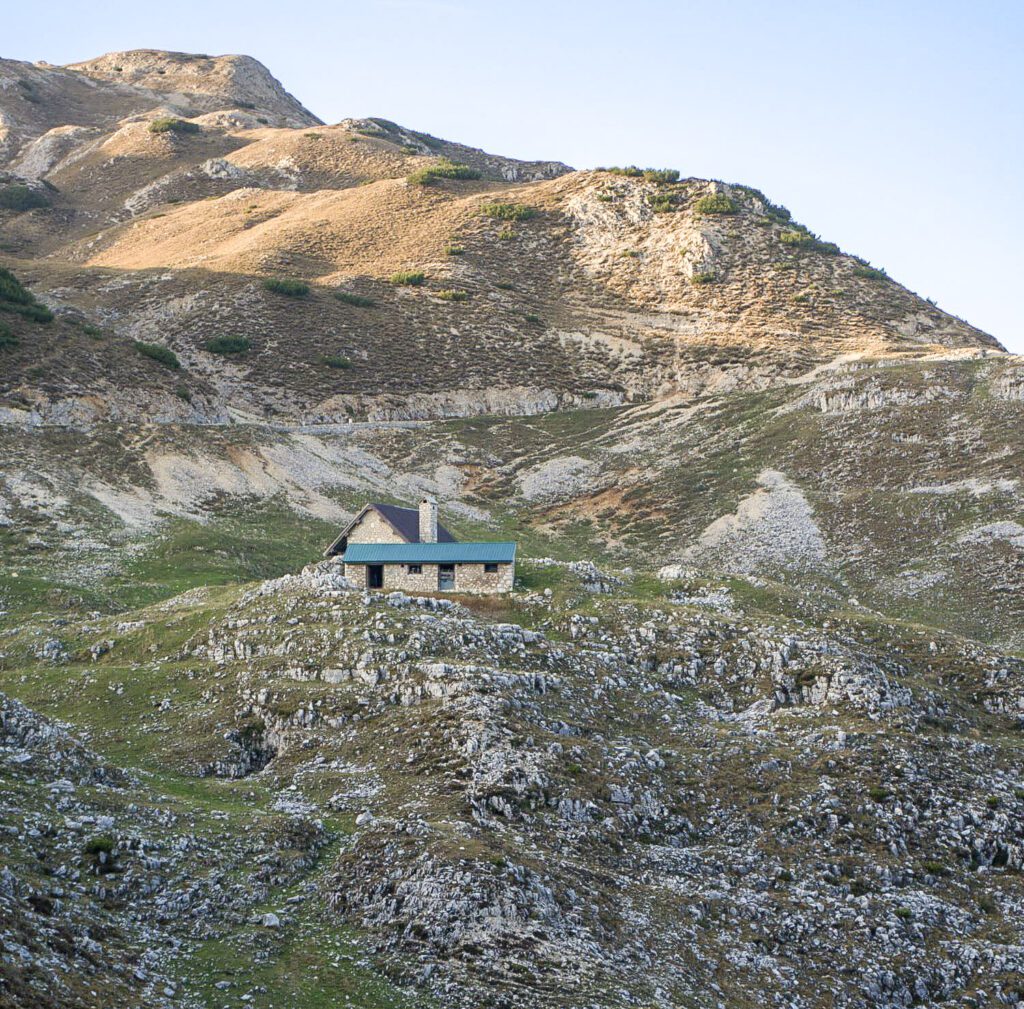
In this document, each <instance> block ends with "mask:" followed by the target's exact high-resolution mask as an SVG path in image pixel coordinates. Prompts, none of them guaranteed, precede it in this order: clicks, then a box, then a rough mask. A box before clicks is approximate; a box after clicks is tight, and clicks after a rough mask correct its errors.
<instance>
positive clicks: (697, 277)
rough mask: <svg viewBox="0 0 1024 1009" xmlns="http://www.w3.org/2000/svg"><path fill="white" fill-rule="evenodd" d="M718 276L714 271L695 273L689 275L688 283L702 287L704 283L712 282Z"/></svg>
mask: <svg viewBox="0 0 1024 1009" xmlns="http://www.w3.org/2000/svg"><path fill="white" fill-rule="evenodd" d="M717 280H718V277H717V276H716V275H715V274H714V273H695V274H694V275H693V276H692V277H690V283H691V284H696V285H697V286H698V287H703V286H704V285H705V284H714V283H715V282H716V281H717Z"/></svg>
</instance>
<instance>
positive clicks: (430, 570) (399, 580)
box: [345, 541, 515, 594]
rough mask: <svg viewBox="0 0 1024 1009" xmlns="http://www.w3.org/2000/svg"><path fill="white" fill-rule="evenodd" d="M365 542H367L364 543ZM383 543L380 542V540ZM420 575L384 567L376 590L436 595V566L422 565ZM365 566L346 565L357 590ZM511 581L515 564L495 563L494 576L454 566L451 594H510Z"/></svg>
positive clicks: (478, 569)
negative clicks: (496, 569)
mask: <svg viewBox="0 0 1024 1009" xmlns="http://www.w3.org/2000/svg"><path fill="white" fill-rule="evenodd" d="M366 542H369V541H366ZM381 542H384V541H381ZM421 567H422V569H423V570H422V571H421V573H420V574H418V575H417V574H410V573H409V566H408V565H407V564H385V565H384V585H383V588H382V589H381V590H379V591H383V592H394V591H396V590H398V591H402V592H414V593H420V592H437V591H439V589H438V587H437V567H438V566H437V565H436V564H423V565H421ZM367 569H368V565H366V564H348V565H346V566H345V576H346V577H347V578H348V579H349V580H350V581H351V582H352V583H353V584H354V585H357V586H359V587H360V588H366V582H367ZM514 581H515V565H514V564H499V565H498V571H497V573H496V574H491V573H488V572H487V571H485V570H484V565H483V564H456V565H455V588H454V589H453V590H452V591H454V592H469V593H474V594H483V593H491V592H511V591H512V585H513V582H514Z"/></svg>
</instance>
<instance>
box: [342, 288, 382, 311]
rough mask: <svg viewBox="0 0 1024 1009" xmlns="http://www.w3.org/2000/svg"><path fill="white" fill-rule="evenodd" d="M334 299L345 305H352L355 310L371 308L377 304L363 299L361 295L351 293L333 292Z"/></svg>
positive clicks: (370, 299)
mask: <svg viewBox="0 0 1024 1009" xmlns="http://www.w3.org/2000/svg"><path fill="white" fill-rule="evenodd" d="M334 297H335V298H337V299H338V301H343V302H344V303H345V304H346V305H354V306H355V307H356V308H373V307H374V306H375V305H376V304H377V302H375V301H374V300H373V298H364V297H363V295H361V294H353V293H352V292H351V291H335V292H334Z"/></svg>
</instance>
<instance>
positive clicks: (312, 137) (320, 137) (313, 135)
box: [302, 133, 324, 140]
mask: <svg viewBox="0 0 1024 1009" xmlns="http://www.w3.org/2000/svg"><path fill="white" fill-rule="evenodd" d="M302 135H303V136H304V137H305V138H306V139H307V140H323V138H324V135H323V134H322V133H303V134H302Z"/></svg>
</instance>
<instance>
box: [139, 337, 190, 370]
mask: <svg viewBox="0 0 1024 1009" xmlns="http://www.w3.org/2000/svg"><path fill="white" fill-rule="evenodd" d="M133 346H134V347H135V349H136V350H137V351H138V352H139V353H140V354H142V356H143V357H150V358H152V359H153V360H154V361H159V362H160V364H163V365H166V366H167V367H168V368H175V369H177V368H180V367H181V362H180V361H179V360H178V355H177V354H175V353H174V351H173V350H171V349H170V347H164V346H161V345H160V344H159V343H144V342H143V341H142V340H136V341H135V342H134V344H133Z"/></svg>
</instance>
